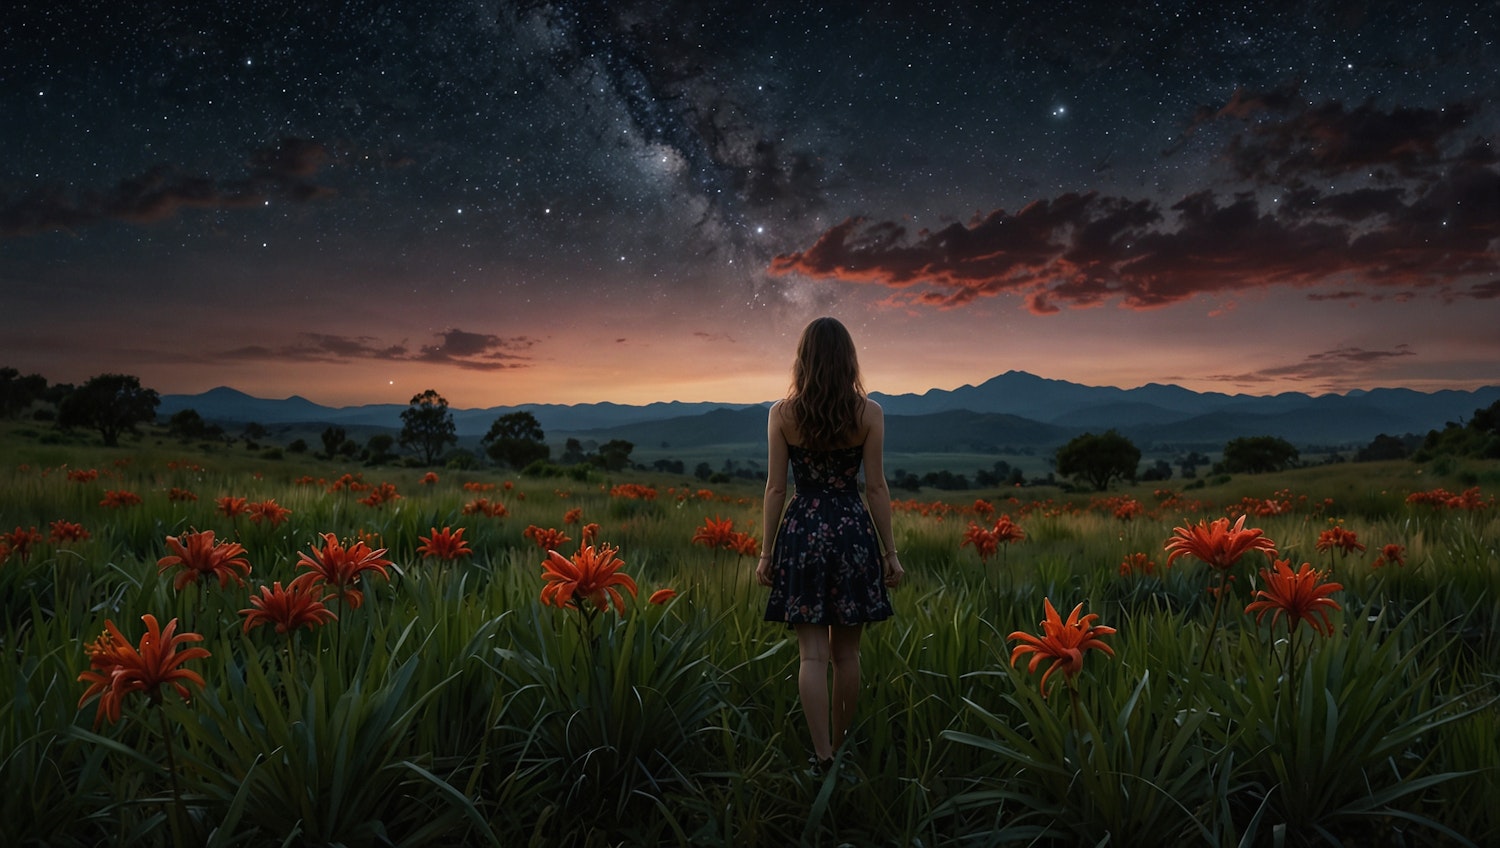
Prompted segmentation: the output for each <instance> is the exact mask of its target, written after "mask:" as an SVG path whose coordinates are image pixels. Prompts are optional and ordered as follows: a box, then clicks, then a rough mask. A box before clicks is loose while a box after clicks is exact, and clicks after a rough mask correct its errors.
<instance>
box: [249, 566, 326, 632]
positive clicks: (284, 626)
mask: <svg viewBox="0 0 1500 848" xmlns="http://www.w3.org/2000/svg"><path fill="white" fill-rule="evenodd" d="M309 578H316V575H314V574H313V573H312V572H307V573H304V574H301V575H298V576H297V579H295V580H293V581H292V582H291V583H289V584H287V586H286V588H282V586H281V581H279V580H278V581H276V582H275V583H273V584H271V586H269V587H267V586H262V587H260V595H259V596H256V595H254V594H252V595H251V596H250V607H251V608H250V609H242V610H240V615H243V616H244V617H245V632H246V633H249V632H250V628H252V627H259V626H260V625H262V624H275V625H276V632H277V633H289V632H291V631H293V630H296V629H297V628H298V627H304V626H305V627H306V628H307V629H308V630H311V629H313V628H314V627H317V626H318V625H320V624H326V623H327V622H329V621H333V620H334V619H336V618H338V616H337V615H335V614H334V612H333V610H331V609H329V608H328V607H326V606H324V605H323V589H322V587H321V586H319V585H318V584H317V581H316V579H309Z"/></svg>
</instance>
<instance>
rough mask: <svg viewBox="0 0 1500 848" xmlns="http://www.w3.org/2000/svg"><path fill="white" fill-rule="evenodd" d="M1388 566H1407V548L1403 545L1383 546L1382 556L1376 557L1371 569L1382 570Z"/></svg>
mask: <svg viewBox="0 0 1500 848" xmlns="http://www.w3.org/2000/svg"><path fill="white" fill-rule="evenodd" d="M1386 565H1406V548H1404V547H1402V546H1401V545H1396V544H1390V545H1382V546H1381V548H1380V555H1379V556H1377V557H1375V562H1374V563H1372V564H1371V565H1370V567H1371V568H1380V567H1382V566H1386Z"/></svg>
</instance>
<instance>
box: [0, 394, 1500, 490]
mask: <svg viewBox="0 0 1500 848" xmlns="http://www.w3.org/2000/svg"><path fill="white" fill-rule="evenodd" d="M160 403H161V398H160V396H159V395H158V394H157V392H156V391H155V390H154V389H150V388H145V387H143V386H142V385H141V383H140V380H139V379H138V378H136V377H134V376H131V375H128V374H100V375H98V376H95V377H91V378H90V379H89V380H88V381H86V382H85V383H83V384H82V385H77V386H75V385H72V384H66V383H59V384H49V383H48V382H47V380H46V379H45V378H43V377H42V376H41V375H39V374H27V375H22V374H21V373H20V371H18V370H17V369H15V368H10V367H0V418H17V417H19V416H21V415H22V414H23V413H25V412H27V411H28V410H33V407H36V406H38V405H40V407H41V408H38V409H35V410H33V412H32V417H33V419H35V420H39V421H53V422H55V424H56V426H58V427H59V428H62V429H90V430H94V431H96V432H98V433H99V436H100V438H101V439H102V440H103V442H104V444H105V445H106V446H110V447H113V446H116V445H118V444H119V441H120V439H121V437H123V436H125V435H127V434H130V435H138V434H139V431H138V427H139V426H140V425H142V424H148V423H155V422H156V419H157V415H156V409H157V407H158V406H159V405H160ZM166 429H167V432H168V434H169V435H171V436H174V437H176V438H179V439H182V440H183V441H193V440H213V439H226V440H229V441H233V439H230V438H229V437H228V436H227V434H226V433H225V432H224V430H223V428H222V427H220V426H219V425H217V424H212V423H210V422H208V421H205V420H204V419H203V418H202V416H200V415H199V414H198V412H197V411H195V410H192V409H184V410H181V411H179V412H177V413H175V414H174V415H172V416H171V418H170V419H169V420H168V421H167V422H166ZM268 435H269V431H267V430H266V428H265V427H263V426H261V425H259V424H255V423H250V424H246V425H245V428H244V431H243V432H242V433H241V438H243V439H244V440H245V442H246V444H247V445H249V446H251V447H256V446H257V443H258V442H259V441H260V440H263V439H265V438H266V437H267V436H268ZM320 441H321V442H322V448H323V449H322V451H321V452H320V453H319V455H321V456H323V457H326V458H328V459H332V458H334V457H337V456H346V457H354V456H356V455H358V456H359V457H360V458H361V459H363V460H365V461H367V462H370V463H372V464H383V463H387V462H392V461H395V460H397V459H399V458H400V457H398V456H397V454H395V453H394V451H393V448H394V447H396V446H398V445H399V446H400V447H401V448H402V449H403V450H406V451H407V452H408V454H409V460H410V461H411V462H412V463H414V464H416V465H419V466H433V465H437V464H449V465H458V466H475V465H477V464H478V463H479V460H478V458H477V457H476V456H474V455H473V454H472V453H469V452H467V451H458V450H456V448H457V446H458V435H457V427H456V425H455V423H454V419H453V414H452V412H451V411H450V410H449V408H448V401H447V399H446V398H444V397H443V396H442V395H441V394H439V393H438V392H437V390H436V389H428V390H426V391H424V392H422V393H420V394H418V395H414V396H413V397H412V399H411V401H410V403H409V404H408V406H407V408H406V409H405V410H404V411H403V412H402V413H401V429H400V431H399V433H398V434H397V435H396V436H391V435H389V434H376V435H374V436H371V437H370V439H369V441H368V442H367V443H366V445H365V446H364V447H363V448H361V447H360V446H359V445H358V443H356V442H354V441H353V440H351V439H350V438H349V437H348V433H347V432H346V431H345V430H344V428H342V427H337V426H329V427H327V428H325V429H324V430H323V432H322V434H321V437H320ZM480 447H481V449H482V450H483V452H484V455H485V456H486V457H487V458H488V459H489V460H490V461H492V462H494V463H496V464H497V465H503V466H507V467H510V468H512V469H515V470H517V471H523V470H530V471H531V472H532V473H535V474H541V475H549V476H559V475H562V474H573V475H574V476H578V475H580V474H586V472H587V470H588V469H591V468H599V469H604V470H608V471H618V470H621V469H625V468H630V467H633V466H632V463H631V459H630V455H631V453H632V451H633V450H634V449H635V445H634V444H632V443H631V442H629V441H626V440H624V439H612V440H610V441H608V442H605V443H604V444H602V445H594V444H592V443H591V444H590V445H587V446H586V445H584V444H583V443H582V442H580V441H579V440H578V439H576V438H570V439H568V440H567V442H566V443H565V444H564V446H563V450H562V453H561V455H560V456H559V457H558V460H557V462H556V463H553V462H552V450H551V447H550V446H549V445H548V444H547V442H546V433H545V432H544V431H543V430H542V426H541V423H540V422H539V421H538V420H537V419H536V416H534V415H532V414H531V413H530V412H511V413H507V414H504V415H501V416H499V417H498V418H496V419H495V421H494V423H492V424H491V425H490V428H489V430H488V431H487V432H486V433H485V434H484V436H483V437H481V439H480ZM308 449H309V447H308V446H307V444H306V443H305V442H304V441H303V440H301V439H297V440H295V441H294V442H292V443H291V444H289V445H288V446H287V450H289V451H291V452H294V453H296V452H303V451H306V450H308ZM1442 456H1454V457H1476V458H1486V459H1497V458H1500V401H1496V402H1495V403H1493V404H1491V405H1490V406H1488V407H1486V408H1483V409H1477V410H1475V412H1474V415H1473V416H1472V417H1471V418H1470V419H1469V420H1468V421H1466V422H1448V423H1447V425H1446V426H1445V427H1444V428H1443V429H1442V430H1431V431H1429V432H1428V433H1427V435H1426V436H1425V437H1419V436H1416V435H1413V434H1406V435H1404V436H1391V435H1386V434H1381V435H1379V436H1376V437H1375V439H1374V440H1373V441H1371V442H1370V444H1369V445H1366V446H1365V447H1363V448H1360V449H1359V450H1358V451H1357V452H1356V453H1355V455H1354V457H1353V459H1354V460H1355V461H1357V462H1358V461H1377V460H1391V459H1406V458H1411V459H1414V460H1416V461H1423V462H1425V461H1431V460H1433V459H1436V458H1438V457H1442ZM1052 459H1053V465H1054V468H1055V474H1056V475H1060V476H1062V477H1066V478H1069V479H1070V480H1072V481H1073V483H1074V484H1075V485H1082V486H1088V487H1090V488H1092V489H1094V490H1096V491H1105V490H1107V489H1108V488H1109V487H1110V486H1111V485H1112V484H1113V483H1115V482H1116V481H1122V482H1124V481H1128V482H1132V483H1134V482H1136V481H1137V480H1145V481H1150V480H1168V479H1171V477H1172V475H1173V469H1174V465H1175V467H1176V469H1177V470H1178V471H1179V472H1180V473H1181V476H1182V477H1183V478H1193V477H1195V476H1196V473H1197V469H1198V468H1199V467H1200V466H1203V465H1208V464H1209V458H1208V457H1207V456H1205V455H1203V454H1201V453H1198V452H1196V451H1190V452H1188V453H1186V454H1183V455H1179V456H1178V457H1177V458H1176V459H1175V461H1174V462H1168V461H1167V460H1164V459H1159V460H1156V461H1155V462H1154V463H1153V464H1152V465H1150V466H1149V467H1147V468H1144V469H1143V468H1141V451H1140V449H1139V448H1138V447H1137V446H1136V445H1135V444H1134V443H1132V442H1131V441H1130V439H1128V438H1126V437H1125V436H1123V435H1121V434H1120V433H1118V432H1116V431H1115V430H1112V429H1111V430H1107V431H1105V432H1104V433H1101V434H1095V433H1092V432H1090V433H1084V434H1083V435H1080V436H1077V437H1075V438H1074V439H1072V440H1070V441H1069V442H1068V443H1067V444H1065V445H1062V446H1061V447H1059V448H1058V449H1057V450H1056V452H1055V453H1054V455H1053V457H1052ZM1300 461H1301V454H1300V451H1299V450H1298V449H1297V447H1296V446H1295V445H1293V444H1292V443H1290V442H1288V441H1287V440H1285V439H1282V438H1279V437H1276V436H1245V437H1240V438H1236V439H1231V440H1230V441H1229V442H1227V443H1226V444H1225V445H1224V449H1223V452H1222V456H1221V459H1220V460H1219V461H1218V462H1216V463H1213V464H1212V465H1211V468H1212V473H1215V474H1235V473H1247V474H1258V473H1266V472H1271V471H1280V470H1284V469H1287V468H1292V467H1296V466H1297V465H1298V464H1299V463H1300ZM1339 461H1342V457H1340V458H1339ZM735 465H736V464H735V463H734V462H733V461H732V460H730V461H726V463H725V467H724V469H723V470H721V471H715V470H714V469H713V468H712V467H711V466H709V465H708V463H699V464H698V466H697V468H696V469H694V474H695V476H697V477H698V478H699V479H701V480H705V481H708V482H721V481H722V482H727V481H728V480H730V479H734V478H736V477H738V478H746V479H756V478H759V479H764V471H763V470H762V469H760V468H759V467H758V466H757V465H755V464H754V463H751V464H750V465H749V466H748V467H744V468H736V467H735ZM652 467H653V468H654V469H655V470H658V471H664V472H668V473H678V474H681V473H685V470H686V469H685V468H684V466H683V463H682V462H681V461H678V460H670V459H664V460H657V461H656V462H655V463H654V465H653V466H652ZM1053 477H1054V475H1052V474H1049V475H1048V476H1047V478H1046V479H1043V480H1030V481H1028V480H1027V479H1026V478H1025V475H1024V474H1022V473H1021V470H1020V469H1019V468H1014V467H1012V466H1010V465H1009V464H1008V463H1006V462H1004V461H996V462H995V463H994V464H993V465H992V466H991V467H990V468H987V469H985V468H981V469H978V470H977V471H975V473H974V479H973V481H972V484H971V482H970V480H969V479H968V478H967V477H965V476H964V475H962V474H955V473H953V472H950V471H937V472H930V473H928V474H926V475H924V476H921V477H918V476H917V475H915V474H911V473H910V472H907V471H905V470H902V469H896V470H895V471H894V472H893V473H892V475H891V485H892V487H894V488H898V489H908V490H916V489H919V488H921V487H923V486H927V487H932V488H938V489H967V488H970V487H971V486H972V487H979V488H990V487H998V486H1013V485H1023V484H1026V483H1028V482H1030V483H1036V482H1049V483H1050V482H1054V480H1053Z"/></svg>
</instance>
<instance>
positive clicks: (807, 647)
mask: <svg viewBox="0 0 1500 848" xmlns="http://www.w3.org/2000/svg"><path fill="white" fill-rule="evenodd" d="M795 627H796V630H797V650H798V652H799V653H800V654H801V655H802V665H801V667H800V668H799V669H798V670H797V694H798V695H800V696H801V698H802V714H803V715H804V716H806V717H807V731H808V733H809V734H811V736H812V744H813V754H814V755H816V756H817V758H818V759H819V760H828V759H832V758H833V741H832V738H831V737H830V736H829V733H828V658H829V648H828V642H829V633H828V627H827V626H825V625H821V624H798V625H795Z"/></svg>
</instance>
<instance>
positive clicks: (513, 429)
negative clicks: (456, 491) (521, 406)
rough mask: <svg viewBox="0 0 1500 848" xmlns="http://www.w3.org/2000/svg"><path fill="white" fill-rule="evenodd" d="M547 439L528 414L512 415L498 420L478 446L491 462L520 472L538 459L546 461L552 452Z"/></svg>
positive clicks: (513, 413) (503, 416) (534, 418)
mask: <svg viewBox="0 0 1500 848" xmlns="http://www.w3.org/2000/svg"><path fill="white" fill-rule="evenodd" d="M546 438H547V435H546V434H545V433H543V432H542V424H541V422H540V421H537V420H536V416H535V415H532V414H531V413H529V412H511V413H507V414H505V415H502V416H500V417H499V418H496V419H495V423H493V424H491V425H490V430H489V432H488V433H485V434H484V438H482V439H480V440H479V443H480V444H481V445H483V446H484V450H485V453H487V454H489V457H490V459H492V460H494V461H495V462H498V463H501V464H502V465H508V466H510V467H511V468H514V469H516V470H517V471H519V470H521V469H522V468H525V467H526V466H528V465H530V464H531V463H533V462H536V461H537V460H539V459H543V460H544V459H547V458H548V457H550V456H551V455H552V449H551V448H549V447H547V444H546V442H545V439H546Z"/></svg>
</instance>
